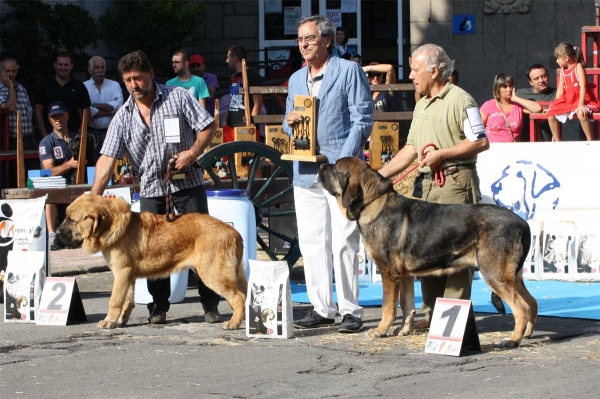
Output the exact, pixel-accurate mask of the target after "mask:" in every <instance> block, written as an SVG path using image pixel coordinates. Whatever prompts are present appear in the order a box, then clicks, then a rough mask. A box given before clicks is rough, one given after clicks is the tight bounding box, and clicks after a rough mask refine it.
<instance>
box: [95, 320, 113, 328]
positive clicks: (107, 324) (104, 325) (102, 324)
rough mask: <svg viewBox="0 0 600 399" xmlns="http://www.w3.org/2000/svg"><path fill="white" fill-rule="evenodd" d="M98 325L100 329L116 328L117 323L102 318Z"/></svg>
mask: <svg viewBox="0 0 600 399" xmlns="http://www.w3.org/2000/svg"><path fill="white" fill-rule="evenodd" d="M96 327H98V328H99V329H100V330H109V329H111V328H116V327H117V325H116V324H115V323H114V322H112V321H109V320H101V321H99V322H98V324H97V325H96Z"/></svg>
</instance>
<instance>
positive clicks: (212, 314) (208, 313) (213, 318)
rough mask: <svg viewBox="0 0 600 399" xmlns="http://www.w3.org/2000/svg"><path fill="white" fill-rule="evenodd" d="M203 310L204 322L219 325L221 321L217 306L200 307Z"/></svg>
mask: <svg viewBox="0 0 600 399" xmlns="http://www.w3.org/2000/svg"><path fill="white" fill-rule="evenodd" d="M202 309H204V321H205V322H207V323H220V322H222V321H223V319H222V318H221V315H220V314H219V307H218V306H217V305H202Z"/></svg>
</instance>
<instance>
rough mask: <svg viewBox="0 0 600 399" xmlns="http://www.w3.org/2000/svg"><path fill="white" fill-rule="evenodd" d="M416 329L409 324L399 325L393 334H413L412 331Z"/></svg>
mask: <svg viewBox="0 0 600 399" xmlns="http://www.w3.org/2000/svg"><path fill="white" fill-rule="evenodd" d="M414 330H415V329H414V328H412V327H409V326H402V327H397V328H395V329H394V332H393V333H392V335H394V336H397V335H401V336H403V337H405V336H407V335H410V334H412V332H413V331H414Z"/></svg>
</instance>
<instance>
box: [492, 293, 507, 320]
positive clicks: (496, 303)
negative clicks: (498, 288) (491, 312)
mask: <svg viewBox="0 0 600 399" xmlns="http://www.w3.org/2000/svg"><path fill="white" fill-rule="evenodd" d="M492 305H494V307H495V308H496V310H497V311H498V312H499V313H500V314H501V315H506V309H505V308H504V303H503V302H502V299H501V298H500V297H499V296H498V295H496V293H495V292H493V291H492Z"/></svg>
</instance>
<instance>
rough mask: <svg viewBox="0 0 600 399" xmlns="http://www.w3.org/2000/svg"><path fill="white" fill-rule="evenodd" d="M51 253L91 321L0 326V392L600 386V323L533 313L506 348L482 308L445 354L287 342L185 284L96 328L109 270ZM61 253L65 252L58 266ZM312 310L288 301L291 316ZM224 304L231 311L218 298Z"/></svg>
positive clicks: (411, 345)
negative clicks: (468, 348) (168, 301)
mask: <svg viewBox="0 0 600 399" xmlns="http://www.w3.org/2000/svg"><path fill="white" fill-rule="evenodd" d="M59 252H62V254H60V255H57V254H58V253H59ZM53 254H55V255H53V256H52V258H51V263H52V269H51V270H52V274H53V275H55V276H57V275H63V276H73V277H74V278H76V281H77V284H78V287H79V289H80V291H81V297H82V299H83V304H84V308H85V311H86V315H87V322H86V323H80V324H73V325H67V326H66V327H49V326H36V325H29V324H6V323H0V397H2V398H148V397H161V398H164V397H171V398H188V397H190V398H191V397H194V398H334V397H342V398H372V397H383V398H388V397H389V398H392V397H393V398H398V397H418V398H442V397H443V398H464V399H469V398H478V399H479V398H482V397H487V398H536V399H537V398H590V397H593V396H597V394H598V392H600V378H599V377H600V322H597V321H591V320H582V319H566V318H553V317H539V318H538V322H537V328H536V331H535V332H534V336H533V338H532V339H530V340H525V341H523V344H522V345H521V347H519V348H516V349H504V348H501V347H500V346H499V344H500V341H501V340H502V338H505V337H508V336H509V335H510V333H511V332H512V329H513V326H514V319H513V318H512V316H510V315H508V316H501V315H497V314H482V313H478V314H476V323H477V328H478V332H479V338H480V341H481V345H482V351H481V352H467V353H466V354H464V355H463V356H460V357H451V356H443V355H431V354H425V353H424V347H425V341H426V338H427V332H426V331H418V332H415V333H414V334H413V335H411V336H408V337H387V338H381V339H372V338H367V337H366V336H365V334H364V332H361V333H358V334H340V333H338V332H337V328H336V327H335V326H334V327H324V328H317V329H311V330H296V331H295V337H294V338H291V339H264V338H248V337H247V336H246V334H245V330H235V331H226V330H223V329H221V326H220V325H218V324H208V323H205V322H204V317H203V311H202V307H201V305H200V302H199V299H198V295H197V292H196V289H195V288H191V287H190V288H188V291H187V295H186V298H185V300H184V301H183V302H182V303H178V304H173V305H172V306H171V310H170V312H169V315H168V322H167V324H164V325H158V326H157V325H148V324H147V321H146V318H147V310H146V308H145V306H144V305H138V306H136V308H135V309H134V310H133V313H132V318H131V320H130V322H129V324H128V325H127V326H126V327H123V328H118V329H114V330H108V331H107V330H98V329H97V328H96V323H97V322H98V321H100V320H102V319H103V318H104V316H105V314H106V311H107V308H108V299H109V297H110V292H111V287H112V281H113V278H112V274H111V273H110V272H108V271H106V270H107V269H106V265H105V264H104V265H103V264H102V258H97V257H96V259H92V260H89V259H87V258H85V257H86V256H89V255H84V254H82V253H81V252H77V250H69V251H68V252H67V251H64V252H63V251H56V252H53ZM78 256H82V257H83V260H76V259H77V257H78ZM59 258H65V259H66V261H64V260H65V259H63V261H64V262H63V265H62V266H60V265H58V262H59ZM92 261H95V262H97V263H96V264H92V263H93V262H92ZM301 276H302V269H301V266H296V267H294V269H293V273H292V278H294V279H299V278H301ZM309 308H310V307H309V306H308V305H303V304H294V318H295V319H299V318H302V317H303V316H304V314H305V312H306V311H307V310H308V309H309ZM219 309H220V311H221V313H222V314H223V315H224V317H225V318H229V317H230V316H231V309H230V308H229V306H228V305H227V303H226V302H225V301H221V304H220V306H219ZM421 316H422V315H420V314H417V320H418V319H419V318H420V317H421ZM380 318H381V308H380V307H369V308H366V309H365V317H364V320H365V331H366V329H368V328H372V327H375V326H376V325H377V324H378V322H379V320H380ZM340 321H341V318H340V317H338V318H337V322H338V323H339V322H340ZM400 322H401V316H399V317H398V319H397V321H396V325H398V324H399V323H400Z"/></svg>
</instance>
